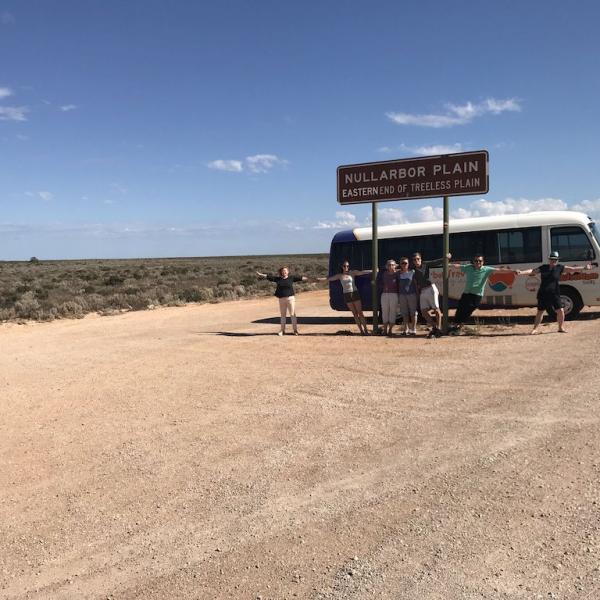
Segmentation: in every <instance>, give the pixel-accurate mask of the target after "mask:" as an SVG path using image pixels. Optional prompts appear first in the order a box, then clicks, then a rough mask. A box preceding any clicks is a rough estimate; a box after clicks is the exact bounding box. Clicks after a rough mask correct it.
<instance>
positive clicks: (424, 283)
mask: <svg viewBox="0 0 600 600" xmlns="http://www.w3.org/2000/svg"><path fill="white" fill-rule="evenodd" d="M443 263H444V259H443V258H438V259H437V260H429V261H421V266H420V267H416V266H415V265H414V264H413V269H414V271H415V276H414V279H415V282H416V284H417V286H418V288H419V289H421V290H422V289H423V288H426V287H429V286H430V285H432V282H431V280H430V279H429V269H430V267H439V266H440V265H442V264H443Z"/></svg>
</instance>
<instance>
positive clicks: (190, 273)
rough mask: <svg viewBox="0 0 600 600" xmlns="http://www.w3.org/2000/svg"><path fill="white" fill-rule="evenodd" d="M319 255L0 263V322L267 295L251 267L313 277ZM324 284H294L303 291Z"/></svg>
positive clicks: (322, 264)
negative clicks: (282, 269) (286, 271)
mask: <svg viewBox="0 0 600 600" xmlns="http://www.w3.org/2000/svg"><path fill="white" fill-rule="evenodd" d="M327 264H328V257H327V255H325V254H320V255H294V256H283V257H281V256H249V257H239V256H237V257H236V256H233V257H211V258H178V259H147V260H144V259H140V260H90V261H83V260H80V261H39V262H37V263H30V262H4V263H2V262H0V320H5V321H6V320H16V319H20V320H22V319H36V320H49V319H53V318H59V317H63V318H64V317H70V318H73V317H80V316H82V315H84V314H86V313H88V312H100V313H101V314H118V313H120V312H121V311H123V310H132V309H133V310H143V309H146V308H148V307H149V306H159V305H165V306H182V305H183V304H185V303H186V302H224V301H227V300H235V299H238V298H248V297H252V296H264V295H271V294H273V291H274V285H273V284H272V283H270V282H268V281H264V280H259V279H258V278H257V277H256V271H261V272H266V273H276V271H277V269H278V268H279V267H280V266H282V265H288V266H289V267H290V269H291V271H292V273H293V274H299V275H306V276H308V277H310V278H314V277H317V276H323V275H325V274H326V273H327ZM315 287H323V288H324V287H326V284H321V283H320V284H317V285H315V284H314V283H310V284H298V285H297V290H298V292H299V293H301V292H302V291H304V290H307V289H314V288H315Z"/></svg>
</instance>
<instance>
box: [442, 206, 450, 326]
mask: <svg viewBox="0 0 600 600" xmlns="http://www.w3.org/2000/svg"><path fill="white" fill-rule="evenodd" d="M449 213H450V208H449V202H448V196H444V215H443V219H444V224H443V230H444V234H443V238H444V241H443V253H444V263H443V264H444V268H443V272H442V282H443V287H444V295H443V296H442V332H443V333H444V335H446V334H447V333H448V292H447V290H448V289H449V287H448V262H449V261H448V253H449V252H450V222H449V221H450V217H449Z"/></svg>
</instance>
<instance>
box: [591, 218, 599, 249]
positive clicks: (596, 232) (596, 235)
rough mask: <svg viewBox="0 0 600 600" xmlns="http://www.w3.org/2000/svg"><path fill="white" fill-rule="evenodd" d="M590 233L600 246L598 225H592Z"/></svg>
mask: <svg viewBox="0 0 600 600" xmlns="http://www.w3.org/2000/svg"><path fill="white" fill-rule="evenodd" d="M590 231H591V232H592V235H593V236H594V238H595V240H596V242H597V243H598V245H599V246H600V229H598V225H596V223H590Z"/></svg>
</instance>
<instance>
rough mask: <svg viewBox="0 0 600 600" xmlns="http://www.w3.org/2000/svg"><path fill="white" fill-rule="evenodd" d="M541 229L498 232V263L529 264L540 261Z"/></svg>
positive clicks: (530, 228)
mask: <svg viewBox="0 0 600 600" xmlns="http://www.w3.org/2000/svg"><path fill="white" fill-rule="evenodd" d="M541 232H542V230H541V228H539V227H529V228H527V229H508V230H506V231H498V249H499V251H500V263H503V264H506V263H508V264H515V263H530V262H541V260H542V236H541Z"/></svg>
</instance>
